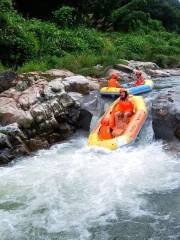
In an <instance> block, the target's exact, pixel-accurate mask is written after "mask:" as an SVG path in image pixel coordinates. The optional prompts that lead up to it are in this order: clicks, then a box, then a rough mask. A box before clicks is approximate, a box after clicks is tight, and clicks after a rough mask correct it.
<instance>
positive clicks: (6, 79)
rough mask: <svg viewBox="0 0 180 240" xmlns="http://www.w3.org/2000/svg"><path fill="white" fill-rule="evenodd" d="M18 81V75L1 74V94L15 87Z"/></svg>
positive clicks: (10, 73)
mask: <svg viewBox="0 0 180 240" xmlns="http://www.w3.org/2000/svg"><path fill="white" fill-rule="evenodd" d="M16 80H17V74H16V73H14V72H4V73H0V93H1V92H3V91H6V90H7V89H9V88H10V87H13V86H15V84H16Z"/></svg>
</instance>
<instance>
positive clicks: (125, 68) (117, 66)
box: [114, 64, 133, 74]
mask: <svg viewBox="0 0 180 240" xmlns="http://www.w3.org/2000/svg"><path fill="white" fill-rule="evenodd" d="M114 68H115V69H117V70H119V71H122V72H125V73H130V74H131V73H132V72H133V68H131V67H129V66H127V65H124V64H115V65H114Z"/></svg>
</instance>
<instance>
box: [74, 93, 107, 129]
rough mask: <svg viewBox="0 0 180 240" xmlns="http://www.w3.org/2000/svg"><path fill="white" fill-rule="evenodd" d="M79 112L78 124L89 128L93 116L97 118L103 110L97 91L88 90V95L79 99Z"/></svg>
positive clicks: (101, 100)
mask: <svg viewBox="0 0 180 240" xmlns="http://www.w3.org/2000/svg"><path fill="white" fill-rule="evenodd" d="M79 102H80V106H81V112H80V116H79V120H78V126H79V128H81V129H84V130H86V131H89V130H90V127H91V121H92V118H93V116H95V117H97V118H99V117H100V116H101V115H102V114H103V112H104V101H103V99H101V98H100V95H99V93H98V92H97V91H92V92H90V94H89V95H87V96H83V97H81V98H80V99H79Z"/></svg>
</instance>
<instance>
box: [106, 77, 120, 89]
mask: <svg viewBox="0 0 180 240" xmlns="http://www.w3.org/2000/svg"><path fill="white" fill-rule="evenodd" d="M108 87H114V88H119V87H120V84H119V82H118V80H117V79H115V78H111V79H110V80H109V81H108Z"/></svg>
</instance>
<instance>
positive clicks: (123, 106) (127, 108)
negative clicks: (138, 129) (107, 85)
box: [112, 89, 134, 137]
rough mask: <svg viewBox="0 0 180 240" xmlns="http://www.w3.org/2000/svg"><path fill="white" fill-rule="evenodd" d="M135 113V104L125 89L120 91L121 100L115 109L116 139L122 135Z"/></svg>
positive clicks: (113, 133)
mask: <svg viewBox="0 0 180 240" xmlns="http://www.w3.org/2000/svg"><path fill="white" fill-rule="evenodd" d="M133 113H134V104H133V103H132V101H131V100H130V99H129V95H128V92H127V91H126V90H125V89H121V90H120V98H119V101H118V103H117V105H116V106H115V109H114V130H113V132H112V135H113V136H114V137H116V136H119V135H121V134H122V133H123V132H124V130H125V129H126V127H127V124H128V119H129V117H131V116H132V115H133Z"/></svg>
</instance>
